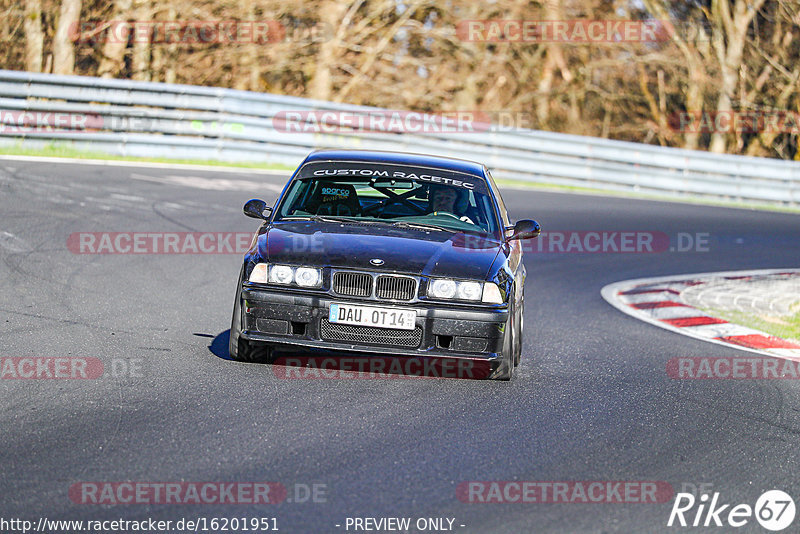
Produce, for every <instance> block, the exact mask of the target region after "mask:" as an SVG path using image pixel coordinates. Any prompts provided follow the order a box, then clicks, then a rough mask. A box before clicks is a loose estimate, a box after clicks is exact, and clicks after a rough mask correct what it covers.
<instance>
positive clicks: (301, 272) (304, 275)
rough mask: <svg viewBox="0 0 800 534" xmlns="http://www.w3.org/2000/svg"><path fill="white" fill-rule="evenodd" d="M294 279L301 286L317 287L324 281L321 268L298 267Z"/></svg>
mask: <svg viewBox="0 0 800 534" xmlns="http://www.w3.org/2000/svg"><path fill="white" fill-rule="evenodd" d="M294 281H295V283H296V284H297V285H298V286H300V287H316V286H318V285H320V282H321V281H322V273H321V272H320V270H319V269H312V268H311V267H298V268H297V270H296V271H295V272H294Z"/></svg>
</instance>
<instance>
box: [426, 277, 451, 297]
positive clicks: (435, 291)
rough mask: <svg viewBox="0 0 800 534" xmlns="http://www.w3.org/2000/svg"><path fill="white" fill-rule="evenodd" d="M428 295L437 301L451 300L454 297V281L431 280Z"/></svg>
mask: <svg viewBox="0 0 800 534" xmlns="http://www.w3.org/2000/svg"><path fill="white" fill-rule="evenodd" d="M428 295H429V296H431V297H435V298H437V299H451V298H453V297H454V296H455V295H456V282H455V280H446V279H440V280H431V283H430V285H429V286H428Z"/></svg>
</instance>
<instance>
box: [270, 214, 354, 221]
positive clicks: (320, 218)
mask: <svg viewBox="0 0 800 534" xmlns="http://www.w3.org/2000/svg"><path fill="white" fill-rule="evenodd" d="M281 220H283V221H315V222H345V221H346V222H349V221H353V220H355V219H354V218H352V217H340V216H337V215H290V216H289V217H284V218H283V219H281Z"/></svg>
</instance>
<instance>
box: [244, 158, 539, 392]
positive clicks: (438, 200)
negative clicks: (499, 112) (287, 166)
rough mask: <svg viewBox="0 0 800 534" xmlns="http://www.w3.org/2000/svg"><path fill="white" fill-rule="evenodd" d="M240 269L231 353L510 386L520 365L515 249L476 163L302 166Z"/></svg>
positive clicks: (352, 161)
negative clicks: (463, 366)
mask: <svg viewBox="0 0 800 534" xmlns="http://www.w3.org/2000/svg"><path fill="white" fill-rule="evenodd" d="M244 212H245V214H246V215H248V216H250V217H255V218H260V219H263V223H262V224H261V227H260V228H259V229H258V233H257V236H256V238H255V239H254V240H253V246H252V248H251V249H250V250H249V251H248V252H247V254H246V255H245V257H244V264H243V266H242V269H241V273H240V279H239V284H238V290H237V293H236V301H235V303H234V309H233V319H232V324H231V333H230V354H231V356H232V357H233V358H235V359H237V360H241V361H248V362H272V361H274V360H275V358H276V355H277V354H279V353H281V352H282V351H287V352H288V353H292V352H295V353H296V352H298V351H299V352H300V353H302V354H311V353H316V352H318V351H325V352H331V353H336V354H354V353H355V354H359V355H360V356H363V357H365V358H369V357H390V358H396V359H401V360H402V359H407V358H414V357H416V358H423V359H424V358H438V359H447V360H455V361H457V362H459V363H479V364H481V365H483V366H484V367H485V368H486V369H487V372H486V373H485V375H486V376H488V377H489V378H493V379H499V380H509V379H510V378H511V377H512V375H513V371H514V368H515V366H516V365H518V364H519V361H520V356H521V349H522V316H523V304H524V298H523V294H524V287H525V266H524V265H523V262H522V247H521V246H520V242H519V240H520V239H527V238H532V237H536V236H537V235H539V231H540V230H539V225H538V224H537V223H536V222H535V221H531V220H521V221H518V222H517V223H516V224H515V225H513V226H512V225H511V222H510V219H509V216H508V213H507V212H506V208H505V205H504V204H503V199H502V197H501V196H500V192H499V190H498V189H497V186H496V185H495V183H494V181H493V179H492V176H491V174H490V173H489V170H488V169H487V168H486V166H484V165H482V164H480V163H474V162H470V161H464V160H457V159H451V158H444V157H436V156H427V155H419V154H406V153H395V152H377V151H350V150H324V151H317V152H313V153H311V154H310V155H309V156H308V157H307V158H306V159H305V161H303V163H302V164H301V165H300V166H299V167H298V169H297V170H296V171H295V172H294V174H293V175H292V177H291V179H290V180H289V183H288V184H287V185H286V187H285V188H284V189H283V192H282V193H281V195H280V196H279V198H278V200H277V202H276V204H275V206H274V207H272V208H270V207H267V205H266V203H265V202H264V201H262V200H258V199H253V200H250V201H249V202H247V204H245V207H244Z"/></svg>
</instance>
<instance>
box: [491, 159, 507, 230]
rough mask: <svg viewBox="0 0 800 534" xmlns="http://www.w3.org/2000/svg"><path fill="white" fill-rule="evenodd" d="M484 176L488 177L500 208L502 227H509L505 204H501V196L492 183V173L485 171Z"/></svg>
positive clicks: (495, 185)
mask: <svg viewBox="0 0 800 534" xmlns="http://www.w3.org/2000/svg"><path fill="white" fill-rule="evenodd" d="M486 176H488V177H489V183H490V184H492V191H493V192H494V196H495V198H496V199H497V206H498V208H500V217H501V218H502V220H503V226H511V220H510V219H509V218H508V210H507V209H506V203H505V202H503V196H502V195H501V194H500V189H498V187H497V184H496V183H494V178H492V173H490V172H489V171H488V170H487V171H486Z"/></svg>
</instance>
